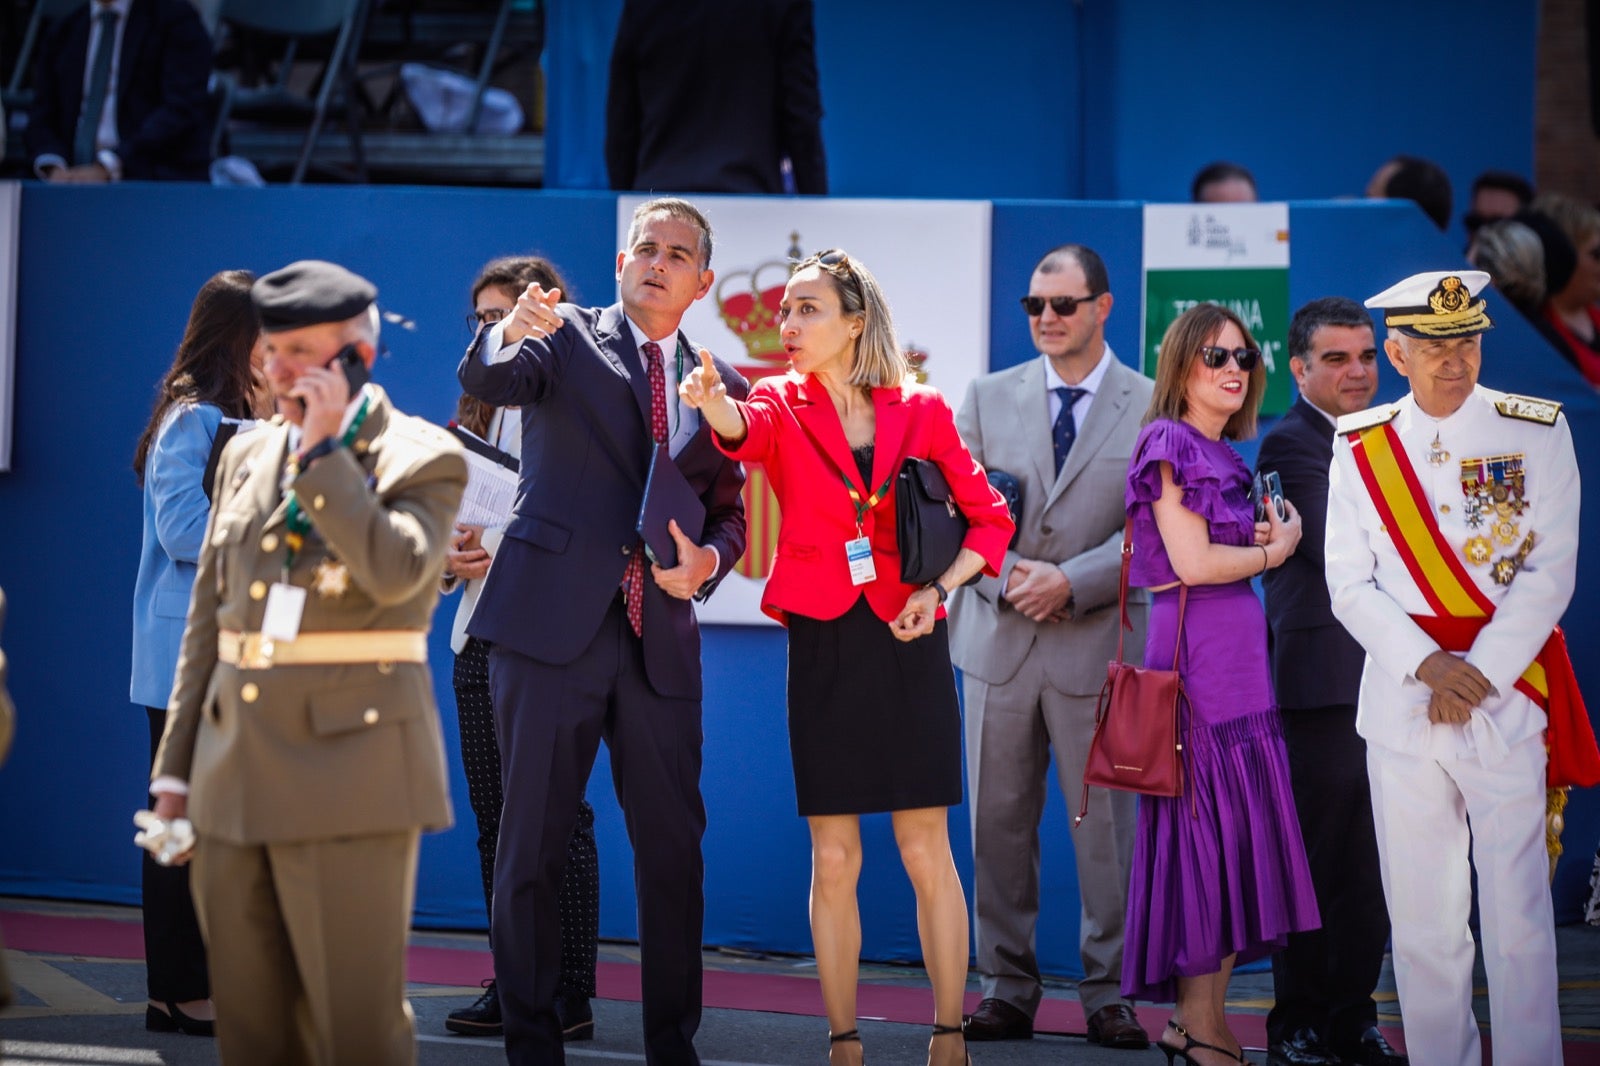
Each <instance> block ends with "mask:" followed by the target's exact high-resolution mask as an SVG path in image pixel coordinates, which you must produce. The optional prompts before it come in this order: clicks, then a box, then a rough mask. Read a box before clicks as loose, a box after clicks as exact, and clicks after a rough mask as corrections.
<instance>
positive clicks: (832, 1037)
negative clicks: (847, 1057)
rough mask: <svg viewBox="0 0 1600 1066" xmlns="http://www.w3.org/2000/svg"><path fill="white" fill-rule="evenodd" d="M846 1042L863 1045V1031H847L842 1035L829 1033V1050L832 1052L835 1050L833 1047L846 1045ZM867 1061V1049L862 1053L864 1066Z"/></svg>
mask: <svg viewBox="0 0 1600 1066" xmlns="http://www.w3.org/2000/svg"><path fill="white" fill-rule="evenodd" d="M846 1041H854V1042H855V1043H857V1044H859V1043H861V1030H859V1029H846V1030H845V1031H844V1032H842V1033H829V1034H828V1050H829V1051H832V1050H833V1045H835V1044H842V1043H845V1042H846ZM866 1061H867V1055H866V1051H865V1049H863V1050H862V1053H861V1062H862V1066H865V1064H866Z"/></svg>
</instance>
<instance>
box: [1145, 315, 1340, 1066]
mask: <svg viewBox="0 0 1600 1066" xmlns="http://www.w3.org/2000/svg"><path fill="white" fill-rule="evenodd" d="M1160 350H1161V356H1160V361H1159V363H1158V365H1157V367H1156V388H1155V394H1154V396H1153V397H1152V398H1151V402H1150V410H1149V412H1148V414H1147V415H1146V416H1145V423H1146V425H1145V428H1144V430H1143V431H1142V432H1141V433H1140V436H1139V440H1138V443H1137V444H1136V445H1135V446H1134V454H1133V459H1132V461H1131V462H1130V463H1129V467H1128V488H1127V497H1126V499H1127V507H1128V513H1129V515H1130V516H1131V517H1132V519H1133V568H1132V572H1131V575H1130V581H1131V582H1132V583H1133V584H1136V585H1141V586H1144V587H1146V588H1149V589H1151V590H1152V591H1153V592H1154V594H1155V595H1154V598H1153V603H1152V605H1151V609H1150V626H1149V633H1148V636H1147V638H1146V642H1145V662H1147V663H1150V664H1154V665H1158V666H1165V664H1168V663H1170V662H1172V658H1173V650H1174V646H1175V643H1176V641H1177V638H1178V589H1179V585H1180V584H1183V585H1187V586H1189V596H1188V606H1187V610H1186V617H1185V618H1184V619H1183V654H1182V656H1181V657H1180V659H1179V670H1180V672H1181V674H1182V675H1183V682H1184V688H1185V691H1186V692H1187V694H1188V697H1189V703H1190V709H1189V712H1188V715H1187V720H1186V721H1185V723H1184V726H1185V727H1186V729H1187V736H1186V738H1185V741H1186V742H1185V744H1184V757H1185V761H1186V765H1185V790H1184V794H1183V795H1182V796H1179V797H1177V798H1175V799H1163V798H1153V797H1148V796H1141V797H1140V800H1139V827H1138V836H1137V838H1136V841H1135V844H1134V852H1133V874H1132V879H1131V883H1130V885H1129V889H1128V916H1127V933H1126V943H1125V946H1124V949H1123V950H1124V956H1123V966H1122V994H1123V995H1125V996H1127V997H1128V998H1130V999H1133V998H1139V999H1149V1000H1156V1001H1169V1002H1170V1001H1176V1003H1177V1006H1176V1008H1175V1009H1174V1010H1173V1013H1172V1018H1171V1020H1170V1021H1169V1022H1168V1023H1167V1027H1166V1031H1165V1032H1163V1033H1162V1034H1161V1038H1160V1040H1159V1044H1160V1046H1161V1048H1162V1050H1163V1051H1164V1052H1166V1055H1167V1060H1168V1063H1169V1066H1170V1063H1171V1062H1172V1060H1173V1059H1174V1058H1178V1057H1181V1058H1182V1059H1183V1060H1184V1061H1185V1062H1187V1063H1194V1064H1197V1066H1224V1064H1226V1063H1229V1062H1234V1061H1239V1062H1242V1061H1244V1059H1243V1057H1242V1055H1241V1049H1240V1046H1239V1041H1238V1039H1237V1038H1236V1037H1235V1036H1234V1035H1233V1033H1232V1032H1231V1031H1230V1030H1229V1029H1228V1023H1227V1019H1226V1018H1225V1016H1224V1014H1223V997H1224V995H1225V994H1226V992H1227V986H1228V977H1229V975H1230V974H1231V973H1232V971H1233V966H1234V964H1235V963H1236V962H1249V961H1251V960H1252V959H1258V958H1261V957H1263V956H1266V955H1268V954H1270V953H1271V952H1272V951H1274V950H1275V949H1277V948H1281V947H1283V945H1284V943H1285V940H1286V938H1287V937H1288V935H1289V934H1290V933H1292V932H1298V931H1301V930H1306V929H1314V928H1316V927H1317V926H1318V925H1319V924H1320V920H1319V918H1318V915H1317V904H1316V896H1315V894H1314V893H1313V891H1312V887H1311V875H1310V872H1309V870H1308V868H1307V866H1306V855H1305V846H1304V844H1303V843H1302V842H1301V839H1300V827H1299V823H1298V822H1297V821H1296V818H1295V810H1294V798H1293V793H1292V792H1291V791H1290V788H1289V763H1288V756H1287V754H1286V752H1285V749H1284V744H1283V733H1282V728H1281V726H1280V724H1279V720H1278V712H1277V708H1276V706H1275V704H1274V702H1273V697H1272V685H1271V680H1270V677H1269V674H1268V670H1267V623H1266V615H1265V613H1264V612H1263V611H1262V608H1261V601H1260V600H1258V599H1257V598H1256V595H1255V592H1254V590H1252V589H1251V587H1250V579H1251V578H1252V577H1254V576H1255V575H1257V574H1260V573H1263V572H1264V571H1266V570H1267V569H1269V568H1271V567H1274V566H1278V565H1280V564H1282V562H1283V561H1284V560H1285V559H1287V558H1288V557H1289V556H1290V555H1291V554H1292V553H1293V552H1294V549H1295V545H1296V544H1297V543H1298V542H1299V540H1300V516H1299V514H1298V513H1296V512H1295V510H1294V508H1293V506H1292V505H1291V506H1290V507H1289V508H1288V517H1287V519H1286V520H1280V519H1279V518H1278V516H1277V515H1276V514H1270V515H1269V519H1268V521H1267V522H1262V523H1257V522H1256V521H1255V520H1254V518H1255V516H1254V506H1253V504H1252V502H1251V499H1250V472H1249V470H1248V469H1247V468H1246V466H1245V464H1244V460H1243V459H1241V458H1240V457H1239V453H1238V452H1236V451H1235V450H1234V449H1233V447H1232V446H1231V445H1230V444H1229V443H1228V441H1229V440H1238V439H1241V438H1244V437H1249V436H1252V435H1253V434H1254V433H1255V424H1256V410H1257V408H1258V407H1259V406H1260V404H1261V396H1262V393H1263V392H1264V391H1265V390H1266V371H1265V368H1263V367H1262V366H1261V352H1260V351H1259V350H1258V349H1257V347H1256V344H1255V341H1254V340H1253V339H1252V338H1251V337H1250V333H1249V331H1248V330H1247V329H1246V328H1245V326H1244V323H1243V322H1241V321H1240V320H1239V319H1238V318H1237V317H1236V316H1235V315H1234V314H1233V313H1232V312H1230V311H1227V310H1226V309H1224V308H1222V307H1218V306H1217V305H1215V304H1200V305H1198V306H1197V307H1194V308H1191V309H1190V310H1189V311H1186V312H1185V313H1184V314H1183V315H1182V316H1180V317H1179V318H1178V320H1177V321H1176V322H1174V323H1173V324H1172V326H1171V327H1170V328H1169V329H1168V330H1167V333H1166V336H1165V337H1163V338H1162V340H1161V349H1160ZM1271 510H1272V509H1271V508H1270V507H1269V508H1268V511H1269V512H1270V511H1271Z"/></svg>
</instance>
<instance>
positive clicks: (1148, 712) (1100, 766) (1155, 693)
mask: <svg viewBox="0 0 1600 1066" xmlns="http://www.w3.org/2000/svg"><path fill="white" fill-rule="evenodd" d="M1132 562H1133V520H1132V519H1129V520H1128V522H1127V523H1126V524H1125V525H1124V526H1123V527H1122V587H1121V591H1120V593H1119V596H1118V599H1119V608H1120V610H1121V612H1122V626H1121V628H1120V629H1119V630H1118V631H1117V657H1116V658H1115V659H1113V660H1112V661H1111V662H1110V663H1109V664H1108V665H1107V666H1106V683H1105V685H1104V687H1102V688H1101V689H1100V702H1099V703H1098V704H1097V705H1096V707H1095V714H1094V739H1093V740H1091V741H1090V743H1089V759H1088V763H1087V765H1086V766H1085V767H1084V770H1083V799H1082V801H1081V802H1080V803H1079V805H1078V816H1077V818H1076V819H1075V820H1074V821H1073V824H1074V825H1077V824H1078V823H1079V822H1082V821H1083V819H1084V816H1085V815H1086V814H1088V813H1089V786H1090V785H1098V786H1100V787H1101V788H1115V789H1120V790H1122V791H1124V792H1142V793H1144V794H1145V795H1147V796H1181V795H1183V730H1184V727H1185V719H1186V717H1187V715H1188V709H1189V707H1188V705H1189V698H1188V696H1186V695H1185V694H1184V691H1183V678H1182V677H1180V676H1179V675H1178V655H1179V653H1180V652H1181V651H1182V650H1183V615H1184V610H1185V609H1186V608H1187V607H1188V605H1189V586H1187V585H1183V586H1181V587H1180V589H1179V591H1178V636H1177V644H1176V647H1174V649H1173V652H1172V669H1170V670H1152V669H1149V668H1146V667H1142V666H1134V665H1133V664H1132V663H1126V662H1123V661H1122V641H1123V634H1124V633H1127V632H1129V631H1131V630H1132V629H1133V623H1132V622H1131V621H1130V620H1129V618H1128V566H1129V564H1131V563H1132Z"/></svg>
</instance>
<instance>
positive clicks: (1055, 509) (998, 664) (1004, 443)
mask: <svg viewBox="0 0 1600 1066" xmlns="http://www.w3.org/2000/svg"><path fill="white" fill-rule="evenodd" d="M1108 350H1109V349H1108ZM1153 388H1154V385H1153V383H1152V382H1151V381H1150V379H1148V378H1146V377H1144V376H1143V375H1142V374H1139V373H1138V372H1137V371H1135V370H1132V369H1131V368H1129V367H1127V366H1126V365H1124V364H1123V363H1121V362H1120V361H1117V360H1116V359H1115V357H1114V356H1113V361H1112V364H1111V366H1110V367H1109V368H1108V369H1107V372H1106V376H1105V379H1104V380H1103V381H1102V383H1101V386H1100V389H1099V390H1098V391H1097V392H1096V393H1095V397H1094V400H1093V402H1092V403H1091V404H1090V405H1089V413H1088V415H1087V416H1086V417H1085V418H1084V419H1083V424H1082V425H1081V426H1080V427H1079V428H1078V436H1077V440H1076V441H1075V442H1074V443H1073V445H1072V451H1071V452H1070V453H1068V455H1067V461H1066V463H1065V464H1064V465H1063V466H1062V468H1061V473H1060V475H1059V476H1057V475H1056V474H1055V456H1054V452H1053V451H1052V449H1051V444H1050V404H1049V393H1048V392H1047V391H1046V389H1045V373H1044V356H1040V357H1039V358H1037V359H1033V360H1031V361H1029V362H1027V363H1023V364H1021V365H1020V366H1015V367H1011V368H1009V369H1006V370H1001V371H997V372H996V373H993V374H987V375H985V376H983V377H981V378H978V379H977V380H976V381H974V382H973V383H972V385H971V386H970V387H969V388H968V390H967V396H966V399H965V400H964V401H962V404H961V410H960V412H959V413H958V414H957V415H956V426H957V428H958V429H959V430H960V431H961V437H962V439H963V440H965V441H966V443H967V447H969V448H970V449H972V454H973V457H974V458H976V459H977V460H978V461H979V462H980V463H982V464H983V465H984V467H985V468H986V469H989V470H1004V471H1006V472H1007V473H1009V474H1011V475H1012V476H1013V477H1015V478H1016V479H1017V480H1018V481H1019V482H1021V484H1022V514H1021V516H1020V517H1019V520H1018V522H1017V539H1016V543H1015V544H1013V545H1012V547H1011V550H1009V551H1007V552H1006V562H1005V566H1004V568H1002V570H1001V571H1000V576H999V577H998V578H991V577H985V578H983V579H981V580H980V581H979V582H978V583H977V584H975V585H969V586H967V587H965V588H962V589H960V590H959V591H957V592H956V594H955V596H954V598H953V600H952V602H951V607H950V651H951V656H952V658H953V659H954V660H955V663H956V665H957V666H959V667H961V669H962V670H964V671H965V672H967V673H969V674H971V675H972V676H973V677H976V678H978V679H980V680H982V681H986V682H988V683H989V684H991V685H1002V684H1005V683H1006V682H1007V681H1010V680H1011V678H1012V677H1014V676H1015V675H1016V672H1017V670H1018V668H1019V667H1021V665H1022V663H1023V661H1024V660H1025V659H1026V657H1027V656H1028V655H1030V654H1033V653H1034V652H1035V649H1037V651H1038V653H1039V654H1042V655H1043V656H1044V660H1043V661H1044V665H1045V675H1046V677H1047V678H1048V679H1049V681H1050V684H1051V686H1052V687H1054V688H1055V689H1056V690H1057V691H1059V692H1063V693H1066V694H1068V695H1083V696H1087V695H1093V694H1094V693H1097V692H1099V691H1100V687H1101V685H1103V684H1104V683H1105V678H1106V663H1107V662H1109V661H1110V660H1111V659H1112V657H1114V656H1115V655H1116V653H1117V622H1118V613H1117V579H1118V575H1119V573H1120V563H1121V546H1122V525H1123V521H1124V518H1125V511H1124V507H1123V492H1124V488H1125V486H1126V483H1127V480H1128V459H1129V457H1130V456H1131V455H1132V454H1133V445H1134V442H1135V440H1137V438H1138V436H1139V425H1140V422H1141V421H1142V420H1143V418H1144V413H1145V410H1146V409H1147V408H1148V407H1149V405H1150V395H1151V392H1152V390H1153ZM1018 559H1048V560H1051V561H1054V562H1056V563H1057V564H1059V565H1060V567H1061V569H1062V570H1063V571H1064V572H1065V573H1066V575H1067V578H1068V579H1069V580H1070V581H1071V582H1072V601H1071V617H1069V618H1067V619H1066V620H1064V621H1061V622H1051V623H1044V624H1038V623H1035V622H1032V621H1030V620H1029V619H1028V618H1027V617H1026V616H1025V615H1023V614H1021V613H1020V612H1018V611H1017V610H1015V609H1013V608H1012V607H1011V605H1010V604H1008V603H1006V602H1005V601H1004V600H1002V599H1001V597H1000V590H1001V589H1003V588H1005V584H1006V582H1007V581H1008V580H1009V579H1010V576H1011V570H1012V568H1013V567H1015V566H1016V563H1017V560H1018ZM1148 602H1149V596H1148V594H1147V593H1146V592H1145V591H1144V590H1143V589H1131V590H1129V614H1130V615H1131V616H1132V618H1133V622H1134V631H1133V632H1131V633H1128V634H1127V635H1126V640H1125V645H1124V656H1125V658H1127V659H1128V660H1129V661H1131V662H1140V661H1141V660H1142V659H1143V656H1144V626H1145V617H1146V614H1147V611H1148Z"/></svg>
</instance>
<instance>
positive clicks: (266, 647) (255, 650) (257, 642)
mask: <svg viewBox="0 0 1600 1066" xmlns="http://www.w3.org/2000/svg"><path fill="white" fill-rule="evenodd" d="M274 649H275V646H274V644H273V642H272V641H271V640H268V639H266V638H264V637H262V635H261V634H260V633H246V634H243V635H242V636H241V637H240V647H239V665H240V666H242V667H244V668H245V669H246V670H270V669H271V668H272V653H273V651H274Z"/></svg>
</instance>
